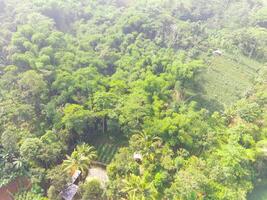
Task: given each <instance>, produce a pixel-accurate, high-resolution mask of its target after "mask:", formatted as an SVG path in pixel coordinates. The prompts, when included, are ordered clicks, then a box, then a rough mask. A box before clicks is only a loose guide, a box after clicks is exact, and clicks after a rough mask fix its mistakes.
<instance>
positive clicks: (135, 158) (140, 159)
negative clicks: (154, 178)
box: [133, 153, 143, 163]
mask: <svg viewBox="0 0 267 200" xmlns="http://www.w3.org/2000/svg"><path fill="white" fill-rule="evenodd" d="M133 158H134V160H135V161H136V162H137V163H142V160H143V157H142V155H141V154H140V153H134V155H133Z"/></svg>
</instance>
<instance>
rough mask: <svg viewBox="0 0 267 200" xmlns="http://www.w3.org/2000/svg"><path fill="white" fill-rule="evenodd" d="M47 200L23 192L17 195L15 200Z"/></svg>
mask: <svg viewBox="0 0 267 200" xmlns="http://www.w3.org/2000/svg"><path fill="white" fill-rule="evenodd" d="M33 199H34V200H47V198H45V197H42V196H40V195H37V194H34V193H31V192H21V193H19V194H16V195H15V200H33Z"/></svg>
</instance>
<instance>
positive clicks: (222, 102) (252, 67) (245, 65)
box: [198, 54, 262, 110]
mask: <svg viewBox="0 0 267 200" xmlns="http://www.w3.org/2000/svg"><path fill="white" fill-rule="evenodd" d="M261 65H262V64H261V63H258V62H256V61H254V60H251V59H248V58H246V57H244V56H240V55H238V56H235V55H230V54H224V55H222V56H216V57H213V58H212V59H211V60H210V63H209V64H208V66H207V68H206V69H205V70H204V71H203V72H201V74H200V77H198V78H199V81H200V82H201V85H200V91H201V94H200V96H201V106H204V107H209V108H210V109H211V110H222V109H223V108H225V107H226V106H230V105H232V104H233V103H235V102H236V100H238V99H240V98H241V97H243V96H244V95H245V93H246V92H247V91H249V90H250V89H251V88H252V86H253V81H252V80H253V79H254V78H255V77H256V75H257V70H258V69H259V68H260V67H261Z"/></svg>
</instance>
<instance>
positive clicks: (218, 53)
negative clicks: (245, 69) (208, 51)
mask: <svg viewBox="0 0 267 200" xmlns="http://www.w3.org/2000/svg"><path fill="white" fill-rule="evenodd" d="M212 54H213V55H214V56H222V55H223V52H222V51H221V50H219V49H217V50H216V51H213V52H212Z"/></svg>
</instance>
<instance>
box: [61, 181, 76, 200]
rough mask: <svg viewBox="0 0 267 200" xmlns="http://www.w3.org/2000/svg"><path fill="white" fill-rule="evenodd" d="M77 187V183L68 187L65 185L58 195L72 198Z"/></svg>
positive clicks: (67, 199)
mask: <svg viewBox="0 0 267 200" xmlns="http://www.w3.org/2000/svg"><path fill="white" fill-rule="evenodd" d="M78 188H79V187H78V185H75V184H71V185H70V186H69V187H67V188H66V189H65V190H63V191H62V192H61V193H60V196H61V197H62V198H63V199H64V200H72V199H73V197H74V196H75V194H76V193H77V192H78Z"/></svg>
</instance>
